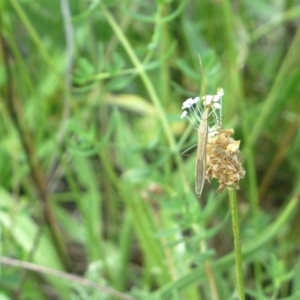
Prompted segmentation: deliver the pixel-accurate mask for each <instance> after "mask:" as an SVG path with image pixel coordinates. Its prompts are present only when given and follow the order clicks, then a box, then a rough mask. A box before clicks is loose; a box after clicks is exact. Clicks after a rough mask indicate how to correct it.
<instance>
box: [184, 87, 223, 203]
mask: <svg viewBox="0 0 300 300" xmlns="http://www.w3.org/2000/svg"><path fill="white" fill-rule="evenodd" d="M223 94H224V92H223V89H221V88H219V89H218V90H217V93H216V95H205V96H203V97H202V100H203V109H201V104H200V106H199V105H198V102H199V101H200V98H199V97H196V98H195V99H188V100H186V101H185V102H184V103H183V106H182V109H186V108H188V109H189V111H190V113H191V114H192V116H193V118H192V119H191V118H189V117H188V116H187V111H186V110H184V112H183V113H182V115H181V118H184V117H187V118H188V119H189V121H190V122H191V123H192V124H193V126H194V127H195V128H196V129H197V132H198V142H197V152H196V167H195V191H196V195H197V197H198V198H200V196H201V193H202V190H203V186H204V182H205V172H206V146H207V138H208V134H209V132H210V131H212V130H216V129H218V128H220V127H221V123H220V121H219V120H218V116H221V108H222V105H221V100H222V96H223ZM219 102H220V103H219ZM210 109H212V110H211V112H210ZM217 110H219V111H220V112H219V114H218V113H217ZM211 114H213V116H214V119H215V125H214V126H213V127H212V128H214V129H212V128H210V127H209V126H208V118H209V116H210V115H211Z"/></svg>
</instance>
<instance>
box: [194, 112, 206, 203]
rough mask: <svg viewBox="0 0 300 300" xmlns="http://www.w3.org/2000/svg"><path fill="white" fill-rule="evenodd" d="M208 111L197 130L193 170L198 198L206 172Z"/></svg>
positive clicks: (204, 113)
mask: <svg viewBox="0 0 300 300" xmlns="http://www.w3.org/2000/svg"><path fill="white" fill-rule="evenodd" d="M208 110H209V107H205V109H204V111H203V114H202V118H201V121H200V126H199V128H198V144H197V157H196V168H195V188H196V195H197V197H198V198H200V196H201V193H202V190H203V186H204V181H205V170H206V144H207V136H208V125H207V119H208Z"/></svg>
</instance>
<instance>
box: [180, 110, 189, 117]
mask: <svg viewBox="0 0 300 300" xmlns="http://www.w3.org/2000/svg"><path fill="white" fill-rule="evenodd" d="M186 115H187V111H186V110H185V111H184V112H183V113H182V114H181V116H180V119H183V118H185V117H186Z"/></svg>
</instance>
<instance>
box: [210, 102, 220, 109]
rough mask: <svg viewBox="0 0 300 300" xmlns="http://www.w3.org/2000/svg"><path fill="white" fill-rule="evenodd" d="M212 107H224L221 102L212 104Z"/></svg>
mask: <svg viewBox="0 0 300 300" xmlns="http://www.w3.org/2000/svg"><path fill="white" fill-rule="evenodd" d="M212 107H213V108H214V109H221V108H222V106H221V104H220V103H214V104H213V105H212Z"/></svg>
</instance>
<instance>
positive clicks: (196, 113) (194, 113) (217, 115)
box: [180, 88, 224, 129]
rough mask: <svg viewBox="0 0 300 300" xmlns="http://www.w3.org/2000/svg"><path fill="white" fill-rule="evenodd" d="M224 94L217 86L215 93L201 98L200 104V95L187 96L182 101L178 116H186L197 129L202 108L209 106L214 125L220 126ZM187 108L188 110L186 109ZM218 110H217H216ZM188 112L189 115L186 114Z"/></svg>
mask: <svg viewBox="0 0 300 300" xmlns="http://www.w3.org/2000/svg"><path fill="white" fill-rule="evenodd" d="M223 95H224V90H223V89H222V88H219V89H218V90H217V93H216V94H215V95H205V96H203V97H202V98H201V99H202V100H203V102H202V104H201V103H200V97H195V98H189V99H187V100H185V101H184V102H183V103H182V109H183V110H184V111H183V113H182V114H181V116H180V118H181V119H183V118H187V119H188V120H189V121H190V122H191V123H192V125H193V126H194V128H195V129H198V127H199V125H200V123H201V119H202V113H203V110H204V109H207V106H210V107H211V112H210V114H209V115H213V118H214V122H215V124H216V125H218V126H220V124H221V121H220V120H221V116H222V102H221V101H222V96H223ZM186 109H188V111H186ZM217 110H219V111H217ZM188 112H189V113H190V116H191V117H189V116H188Z"/></svg>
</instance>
